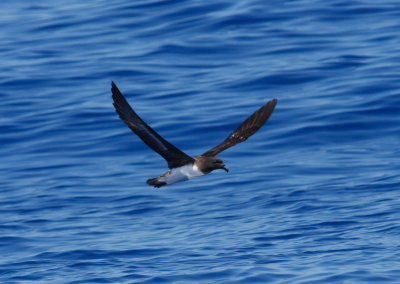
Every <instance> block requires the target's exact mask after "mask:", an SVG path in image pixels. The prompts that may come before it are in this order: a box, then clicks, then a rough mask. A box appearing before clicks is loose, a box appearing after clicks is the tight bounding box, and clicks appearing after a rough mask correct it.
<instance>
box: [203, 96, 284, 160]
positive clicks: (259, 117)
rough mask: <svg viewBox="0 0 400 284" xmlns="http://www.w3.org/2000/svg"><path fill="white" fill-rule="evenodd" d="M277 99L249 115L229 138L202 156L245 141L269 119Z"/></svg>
mask: <svg viewBox="0 0 400 284" xmlns="http://www.w3.org/2000/svg"><path fill="white" fill-rule="evenodd" d="M277 102H278V100H277V99H273V100H271V101H269V102H268V103H266V104H265V105H263V106H262V107H260V108H259V109H258V110H257V111H256V112H254V113H253V114H252V115H251V116H249V117H248V118H247V119H246V120H245V121H244V122H243V123H242V124H241V125H239V127H238V128H236V129H235V131H233V132H232V133H231V134H230V135H229V136H228V138H226V139H225V140H224V142H222V143H221V144H219V145H217V146H215V147H214V148H212V149H210V150H208V151H207V152H205V153H204V154H202V156H207V157H213V156H216V155H218V153H221V152H222V151H224V150H226V149H228V148H230V147H232V146H234V145H236V144H238V143H241V142H243V141H245V140H246V139H247V138H249V137H250V136H251V135H253V134H254V133H256V132H257V130H258V129H260V128H261V126H263V125H264V123H265V122H266V121H267V119H268V118H269V116H270V115H271V113H272V112H273V111H274V108H275V106H276V103H277Z"/></svg>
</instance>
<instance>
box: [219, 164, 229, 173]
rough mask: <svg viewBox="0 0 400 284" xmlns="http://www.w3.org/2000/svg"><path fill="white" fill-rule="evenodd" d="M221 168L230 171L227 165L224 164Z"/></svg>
mask: <svg viewBox="0 0 400 284" xmlns="http://www.w3.org/2000/svg"><path fill="white" fill-rule="evenodd" d="M221 169H224V170H225V172H229V169H228V168H227V167H226V166H225V165H222V168H221Z"/></svg>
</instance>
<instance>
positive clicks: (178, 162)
mask: <svg viewBox="0 0 400 284" xmlns="http://www.w3.org/2000/svg"><path fill="white" fill-rule="evenodd" d="M111 92H112V98H113V100H114V107H115V110H116V111H117V113H118V114H119V117H120V118H121V120H122V121H123V122H124V123H125V124H126V125H127V126H128V127H129V128H130V129H131V130H132V131H133V132H134V133H135V134H136V135H137V136H139V137H140V139H142V140H143V142H144V143H146V145H147V146H149V147H150V148H151V149H153V150H154V151H156V152H157V153H158V154H160V155H161V156H162V157H163V158H164V159H165V160H166V161H167V163H168V167H169V168H170V169H172V168H176V167H180V166H182V165H185V164H187V163H189V162H194V160H193V158H191V157H190V156H188V155H186V154H185V153H183V152H182V151H181V150H179V149H178V148H176V147H175V146H174V145H172V144H171V143H169V142H168V141H167V140H165V139H164V138H162V137H161V136H160V135H159V134H158V133H157V132H155V131H154V130H153V129H152V128H151V127H150V126H148V125H147V124H146V123H145V122H144V121H143V120H142V119H141V118H140V117H139V116H138V115H137V114H136V112H135V111H134V110H133V109H132V108H131V106H130V105H129V103H128V102H127V101H126V99H125V98H124V96H123V95H122V94H121V92H120V91H119V90H118V88H117V86H116V85H115V84H114V82H112V83H111Z"/></svg>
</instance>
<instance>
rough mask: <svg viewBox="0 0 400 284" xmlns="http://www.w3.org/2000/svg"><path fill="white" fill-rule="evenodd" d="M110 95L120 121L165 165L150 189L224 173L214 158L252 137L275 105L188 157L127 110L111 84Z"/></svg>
mask: <svg viewBox="0 0 400 284" xmlns="http://www.w3.org/2000/svg"><path fill="white" fill-rule="evenodd" d="M111 91H112V94H113V95H112V97H113V100H114V107H115V109H116V111H117V113H118V114H119V116H120V118H121V120H122V121H123V122H124V123H125V124H126V125H127V126H128V127H129V128H130V129H131V130H132V131H133V132H134V133H135V134H136V135H138V136H139V138H140V139H142V140H143V142H144V143H145V144H146V145H147V146H149V147H150V148H151V149H153V150H154V151H155V152H157V153H158V154H160V155H161V156H162V157H163V158H164V159H165V160H166V161H167V163H168V167H169V171H167V172H166V173H164V174H162V175H161V176H158V177H156V178H151V179H148V180H147V184H148V185H152V186H154V187H161V186H164V185H168V184H173V183H176V182H181V181H185V180H189V179H192V178H194V177H198V176H202V175H205V174H208V173H210V172H212V171H213V170H216V169H223V170H225V171H226V172H228V168H227V167H226V166H225V164H224V163H223V162H222V160H221V159H219V158H217V157H215V156H216V155H217V154H219V153H220V152H222V151H224V150H226V149H228V148H230V147H232V146H234V145H236V144H238V143H241V142H243V141H245V140H246V139H247V138H249V137H250V136H251V135H253V134H254V133H255V132H256V131H257V130H258V129H260V127H261V126H263V125H264V123H265V122H266V121H267V119H268V118H269V116H270V115H271V113H272V112H273V110H274V108H275V105H276V103H277V100H276V99H273V100H271V101H269V102H268V103H266V104H265V105H263V106H262V107H261V108H259V109H258V110H257V111H256V112H254V113H253V114H252V115H251V116H249V117H248V118H247V119H246V120H245V121H244V122H243V123H242V124H240V125H239V127H238V128H236V129H235V130H234V131H233V132H232V133H231V134H230V135H229V136H228V137H227V138H226V139H225V140H224V141H223V142H222V143H220V144H218V145H217V146H215V147H214V148H212V149H210V150H208V151H207V152H205V153H203V154H202V155H200V156H195V157H190V156H188V155H187V154H185V153H184V152H182V151H181V150H180V149H178V148H176V147H175V146H174V145H172V144H171V143H169V142H168V141H167V140H165V139H164V138H162V137H161V136H160V135H159V134H158V133H157V132H156V131H154V130H153V129H152V128H151V127H150V126H148V125H147V124H146V123H145V122H144V121H143V120H142V119H141V118H140V117H139V116H138V115H137V114H136V112H135V111H134V110H133V109H132V108H131V106H130V105H129V103H128V102H127V101H126V99H125V98H124V96H123V95H122V93H121V92H120V91H119V90H118V88H117V86H116V85H115V84H114V82H112V88H111Z"/></svg>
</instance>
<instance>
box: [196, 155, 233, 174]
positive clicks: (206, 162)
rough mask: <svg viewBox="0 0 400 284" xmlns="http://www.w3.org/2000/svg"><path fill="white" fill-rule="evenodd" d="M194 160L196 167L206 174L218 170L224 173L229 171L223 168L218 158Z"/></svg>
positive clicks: (198, 157)
mask: <svg viewBox="0 0 400 284" xmlns="http://www.w3.org/2000/svg"><path fill="white" fill-rule="evenodd" d="M195 160H196V165H197V167H198V168H199V169H200V170H201V171H202V172H203V173H206V174H208V173H209V172H212V171H213V170H218V169H222V170H225V171H226V172H228V171H229V169H228V168H227V167H226V166H225V164H224V162H223V161H222V160H221V159H220V158H216V157H205V156H197V157H195Z"/></svg>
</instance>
